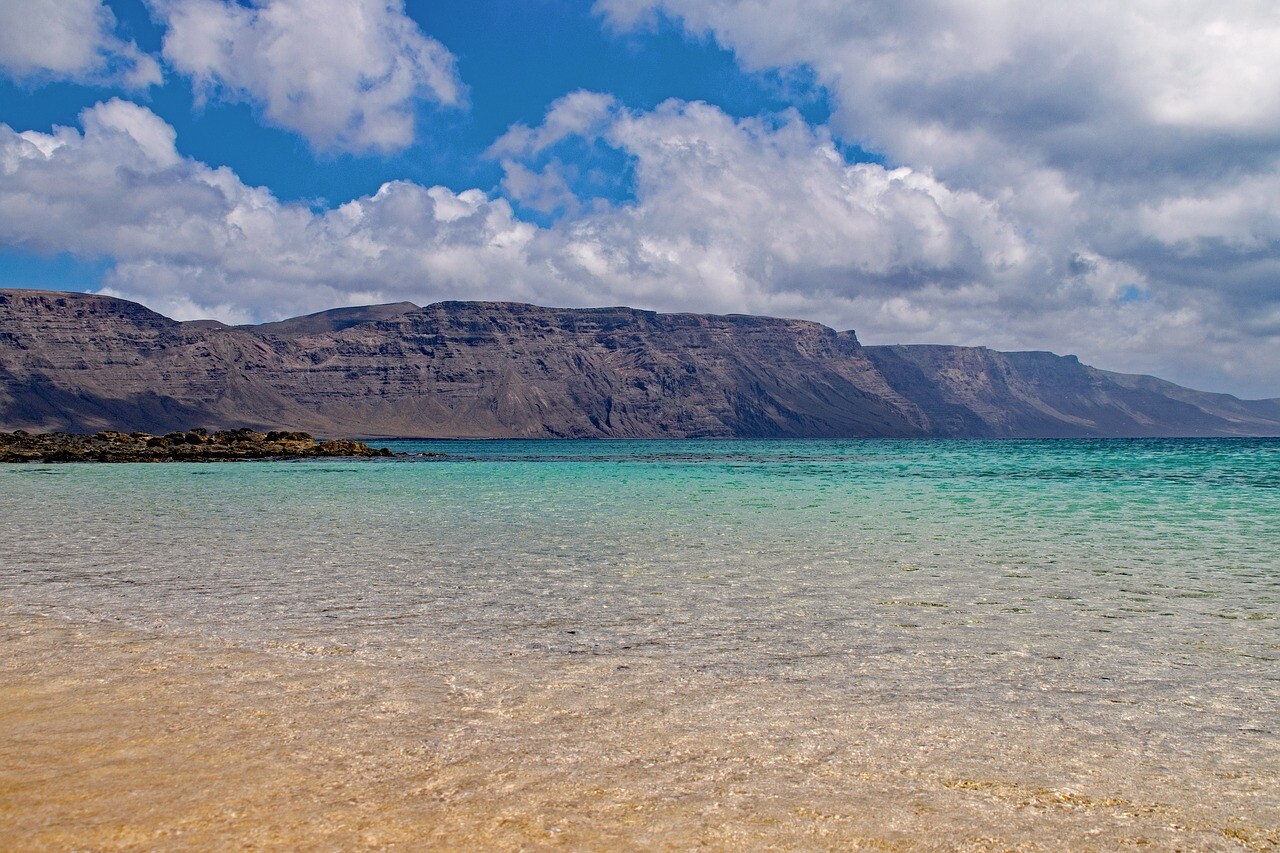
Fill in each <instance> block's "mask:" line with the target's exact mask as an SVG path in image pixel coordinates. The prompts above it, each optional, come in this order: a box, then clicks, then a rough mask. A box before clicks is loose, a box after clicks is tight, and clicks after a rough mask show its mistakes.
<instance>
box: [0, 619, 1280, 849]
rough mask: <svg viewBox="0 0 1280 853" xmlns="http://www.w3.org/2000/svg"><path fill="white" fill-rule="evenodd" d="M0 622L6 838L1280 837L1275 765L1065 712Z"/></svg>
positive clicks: (815, 843) (5, 841) (579, 663)
mask: <svg viewBox="0 0 1280 853" xmlns="http://www.w3.org/2000/svg"><path fill="white" fill-rule="evenodd" d="M0 637H2V638H3V642H4V644H5V647H6V649H8V650H10V654H8V655H6V656H5V659H4V660H3V662H0V757H3V759H4V760H3V761H2V762H0V817H3V820H0V847H5V848H7V849H71V848H75V849H80V848H89V849H96V850H135V849H149V848H153V847H154V846H156V845H163V846H165V847H166V848H171V849H230V848H237V849H238V848H242V847H244V846H252V847H257V848H265V849H286V848H293V847H296V846H308V847H318V848H326V847H334V848H341V849H418V848H422V847H427V848H439V849H446V848H459V847H472V848H477V847H483V848H486V849H500V850H508V849H509V850H514V849H528V848H548V847H561V846H567V847H570V848H578V849H583V848H590V849H635V848H637V847H645V848H656V849H686V848H688V847H690V846H697V845H705V846H709V847H711V848H712V849H741V848H744V847H761V846H770V845H774V846H783V847H786V846H789V845H791V846H797V847H801V848H807V849H814V848H817V849H850V848H869V849H881V850H917V849H935V848H937V847H946V848H951V849H971V850H998V849H1010V848H1013V849H1025V850H1035V849H1061V848H1064V847H1067V848H1071V849H1099V848H1110V847H1114V846H1117V845H1119V846H1127V845H1130V844H1132V845H1139V846H1146V845H1152V846H1154V847H1156V848H1157V849H1162V848H1163V849H1167V848H1172V847H1178V848H1181V849H1204V850H1211V849H1223V850H1268V849H1276V847H1277V846H1280V832H1278V831H1277V828H1276V827H1269V826H1265V825H1262V826H1260V825H1258V819H1265V818H1266V813H1267V811H1268V809H1267V808H1266V807H1265V806H1264V805H1263V804H1262V802H1259V801H1258V800H1257V799H1256V798H1258V797H1263V798H1265V797H1266V796H1269V795H1266V794H1265V791H1267V790H1271V791H1274V790H1275V780H1274V779H1273V778H1271V777H1270V775H1268V774H1264V775H1263V776H1260V777H1258V778H1257V779H1256V780H1252V781H1249V780H1244V781H1241V780H1240V778H1239V776H1238V775H1236V776H1234V777H1231V774H1227V776H1228V777H1231V778H1218V779H1216V782H1214V780H1213V779H1210V781H1211V782H1212V783H1214V784H1216V785H1217V787H1218V788H1220V789H1222V790H1219V791H1213V790H1208V791H1204V793H1203V795H1202V800H1203V802H1197V801H1196V799H1195V797H1196V790H1197V786H1199V785H1203V784H1204V783H1205V781H1204V780H1203V779H1201V780H1195V779H1172V780H1154V782H1155V783H1158V784H1153V780H1151V779H1144V778H1136V777H1135V778H1132V779H1126V778H1124V777H1123V776H1117V775H1115V774H1112V773H1110V771H1109V770H1108V769H1107V768H1104V767H1092V766H1090V760H1089V759H1090V757H1089V756H1088V755H1075V754H1068V755H1061V754H1058V753H1057V752H1055V751H1054V750H1055V749H1057V750H1063V749H1066V750H1068V752H1070V751H1071V747H1072V744H1071V743H1069V742H1068V743H1056V742H1055V741H1054V739H1053V737H1052V736H1049V737H1048V738H1047V740H1048V742H1047V743H1044V744H1041V745H1040V746H1039V747H1037V746H1035V745H1034V744H1035V743H1036V741H1037V740H1039V738H1036V737H1032V738H1031V739H1030V740H1029V741H1028V744H1017V745H1010V744H1008V743H1006V742H1003V735H1002V734H1001V725H1000V721H992V727H991V731H982V730H976V731H975V730H973V729H972V728H970V726H971V725H972V721H967V720H962V719H951V720H948V719H939V720H934V721H932V723H930V724H929V725H928V726H925V727H923V728H922V727H921V726H920V725H919V724H920V721H919V720H914V719H911V718H910V716H909V715H908V716H906V717H905V718H904V717H902V716H901V715H899V716H898V717H895V716H893V712H894V711H895V710H901V709H893V708H886V709H877V708H870V709H864V710H860V711H857V712H856V713H853V714H849V713H846V714H845V716H844V717H842V718H837V717H835V716H833V715H832V709H831V707H825V706H822V705H818V704H814V705H812V706H809V710H810V711H811V712H812V719H808V720H797V719H794V718H792V717H790V716H788V717H787V718H786V719H776V718H772V717H768V716H766V706H767V703H769V701H770V696H771V694H773V693H775V692H779V691H780V690H781V691H782V692H783V693H785V692H786V690H787V686H786V685H772V684H757V683H751V684H741V685H732V684H725V683H716V684H710V685H708V684H701V683H690V682H684V683H679V682H676V683H673V681H672V680H671V679H669V678H668V677H667V675H666V673H664V671H663V670H662V669H661V666H660V665H659V664H660V662H654V661H645V660H642V659H635V658H628V661H629V663H627V664H619V663H618V662H617V661H616V660H614V659H611V658H593V659H576V660H573V661H566V662H565V663H564V665H563V666H562V667H561V668H560V669H559V671H558V672H557V673H556V675H557V676H558V677H557V679H556V680H554V681H543V680H541V679H537V678H535V679H532V680H531V679H529V678H528V677H527V676H525V677H522V675H521V669H522V667H521V666H519V665H516V664H512V665H511V666H509V667H507V668H505V669H504V668H502V667H500V666H499V667H494V666H463V665H458V664H456V662H455V664H454V665H452V666H450V665H448V662H440V663H439V665H436V664H432V665H430V666H427V667H425V668H423V667H418V668H416V669H413V670H399V669H397V668H396V667H395V666H391V665H388V664H387V662H380V661H372V662H371V661H367V660H363V659H361V658H360V656H359V655H358V654H353V653H352V651H353V650H352V649H350V648H346V647H341V646H328V647H308V646H306V645H305V643H304V642H301V641H300V642H297V643H289V644H283V645H277V646H276V647H275V648H270V649H261V648H250V647H241V646H235V645H231V644H226V643H222V642H218V641H214V640H209V639H199V638H192V637H178V636H171V635H166V634H163V633H156V632H143V631H140V630H137V629H130V628H122V627H116V626H111V625H105V624H94V623H83V622H71V621H65V620H63V619H61V618H58V617H47V616H33V615H28V614H24V613H22V612H19V611H18V610H16V609H15V608H14V607H13V606H12V604H11V603H10V604H9V606H5V607H2V608H0ZM845 710H846V711H848V709H847V708H846V709H845ZM864 711H865V713H864ZM882 712H883V713H882ZM976 748H983V749H986V750H987V752H988V753H989V754H987V755H982V754H979V750H978V749H976ZM1040 748H1043V749H1044V750H1045V751H1044V752H1031V751H1029V750H1033V749H1040ZM1055 762H1056V763H1057V764H1058V765H1059V766H1054V764H1055ZM1214 775H1215V776H1217V774H1214ZM1170 786H1172V787H1170ZM1228 788H1230V790H1231V792H1232V797H1230V798H1225V799H1221V801H1220V802H1218V803H1216V804H1215V803H1214V802H1213V800H1214V799H1215V796H1214V795H1215V793H1217V794H1219V795H1221V794H1223V793H1224V792H1226V790H1227V789H1228ZM1247 789H1253V791H1254V793H1252V794H1250V793H1249V792H1248V790H1247ZM1171 797H1172V798H1173V799H1172V801H1171ZM1227 799H1230V801H1231V803H1234V805H1229V804H1228V802H1227ZM1250 801H1253V802H1254V805H1255V808H1254V809H1253V811H1254V815H1253V818H1254V819H1253V820H1252V821H1251V820H1250V819H1249V816H1248V814H1245V815H1244V816H1243V817H1241V816H1238V815H1239V813H1241V812H1242V811H1243V806H1245V805H1247V804H1248V803H1249V802H1250Z"/></svg>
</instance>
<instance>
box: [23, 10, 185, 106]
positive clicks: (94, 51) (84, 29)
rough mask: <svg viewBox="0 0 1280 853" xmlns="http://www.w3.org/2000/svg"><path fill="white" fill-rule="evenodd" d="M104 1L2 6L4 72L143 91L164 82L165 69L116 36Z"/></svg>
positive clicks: (34, 78) (25, 77) (29, 78)
mask: <svg viewBox="0 0 1280 853" xmlns="http://www.w3.org/2000/svg"><path fill="white" fill-rule="evenodd" d="M115 28H116V19H115V16H114V15H113V14H112V13H111V10H110V9H108V8H107V7H106V5H105V4H104V3H103V2H102V0H21V2H18V0H13V2H7V3H0V69H3V71H4V72H5V73H6V74H8V75H9V76H11V77H14V78H16V79H18V80H22V81H35V82H43V81H46V80H73V81H77V82H86V83H118V84H120V85H123V86H125V87H126V88H129V89H142V88H145V87H147V86H152V85H156V84H158V83H160V82H161V75H160V66H159V64H157V63H156V61H155V60H154V59H153V58H151V57H150V56H147V55H146V54H144V53H143V52H142V51H140V50H139V49H138V46H137V45H136V44H135V43H133V42H132V41H125V40H123V39H120V38H118V37H117V36H116V35H115Z"/></svg>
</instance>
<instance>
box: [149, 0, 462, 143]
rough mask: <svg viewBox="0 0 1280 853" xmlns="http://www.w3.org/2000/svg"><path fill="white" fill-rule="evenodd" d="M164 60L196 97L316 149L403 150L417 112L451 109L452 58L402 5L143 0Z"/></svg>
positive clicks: (337, 0) (456, 93) (458, 86)
mask: <svg viewBox="0 0 1280 853" xmlns="http://www.w3.org/2000/svg"><path fill="white" fill-rule="evenodd" d="M152 6H153V9H154V11H155V13H156V14H157V15H158V17H159V18H160V19H162V20H163V22H164V23H165V25H166V26H167V28H168V29H167V31H166V33H165V38H164V49H163V52H164V58H165V59H166V60H167V61H168V62H169V63H170V65H172V67H173V68H175V69H176V70H178V71H179V72H181V73H183V74H186V75H189V76H190V77H191V78H192V79H193V80H194V81H195V85H196V87H197V90H198V91H199V92H200V93H201V94H202V96H209V95H215V96H217V97H223V98H227V99H229V100H244V101H249V102H252V103H254V104H258V105H260V106H261V107H262V110H263V114H264V115H265V117H266V119H267V120H268V121H270V122H271V123H272V124H275V125H277V126H279V127H283V128H287V129H289V130H293V131H297V132H298V133H300V134H302V135H303V136H305V137H306V138H307V139H308V140H309V141H310V142H311V144H312V145H314V146H315V147H316V148H318V149H321V150H349V151H382V152H386V151H393V150H397V149H401V148H404V147H406V146H408V145H409V144H410V143H412V142H413V139H414V132H415V118H416V112H417V109H418V106H419V104H420V103H421V102H423V101H427V102H432V103H435V104H438V105H443V106H458V105H459V104H461V103H462V102H463V100H464V99H465V89H464V87H463V85H462V83H461V81H460V80H459V78H458V75H457V71H456V68H455V64H456V59H455V57H454V56H453V54H452V53H450V52H449V50H448V49H447V48H446V47H445V46H444V45H442V44H441V43H440V42H439V41H436V40H435V39H433V38H430V37H428V36H426V35H424V34H423V33H422V31H421V30H419V28H418V26H417V24H416V23H414V22H413V20H412V19H410V18H409V17H408V16H407V15H406V14H405V11H404V0H255V2H253V3H252V4H251V5H242V4H240V3H236V2H224V0H153V3H152Z"/></svg>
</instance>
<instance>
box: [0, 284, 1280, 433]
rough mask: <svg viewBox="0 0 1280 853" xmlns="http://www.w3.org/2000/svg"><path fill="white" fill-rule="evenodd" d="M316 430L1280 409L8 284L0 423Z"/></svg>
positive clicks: (1210, 429) (681, 328) (711, 427)
mask: <svg viewBox="0 0 1280 853" xmlns="http://www.w3.org/2000/svg"><path fill="white" fill-rule="evenodd" d="M189 423H206V424H210V425H211V426H214V427H216V428H219V429H235V428H241V427H249V428H253V429H257V430H265V429H269V428H272V427H274V426H278V425H285V426H287V427H289V428H291V429H300V430H307V431H310V432H314V433H317V434H320V435H335V434H345V435H363V436H369V435H378V436H407V437H427V436H441V437H446V436H448V437H469V436H474V437H521V436H527V437H619V438H621V437H670V438H684V437H716V436H721V437H730V436H732V437H788V436H811V437H823V436H830V437H834V436H1058V435H1082V436H1084V435H1135V436H1137V435H1280V402H1277V401H1254V402H1249V401H1241V400H1237V399H1236V398H1234V397H1229V396H1227V395H1214V394H1204V393H1201V392H1196V391H1191V390H1189V389H1185V388H1179V387H1178V386H1175V385H1172V384H1169V383H1163V382H1161V381H1160V380H1156V379H1152V378H1150V377H1127V376H1124V375H1122V374H1111V373H1107V372H1105V371H1101V370H1096V369H1094V368H1091V367H1087V366H1085V365H1082V364H1080V363H1079V362H1078V361H1077V360H1076V359H1075V358H1074V357H1070V356H1068V357H1059V356H1055V355H1052V354H1050V353H997V352H993V351H990V350H985V349H975V348H964V347H863V346H862V345H861V344H860V343H859V342H858V340H857V338H856V337H855V336H854V334H853V332H836V331H834V330H832V329H829V328H827V327H825V326H821V325H819V324H817V323H811V322H807V321H801V320H782V319H774V318H768V317H749V316H741V315H731V316H710V315H696V314H656V313H653V312H649V311H638V310H634V309H630V308H595V309H581V310H571V309H555V308H540V307H536V306H532V305H519V304H513V303H494V302H444V303H438V304H435V305H429V306H427V307H425V308H418V307H416V306H414V305H412V304H410V303H397V304H394V305H384V306H367V307H363V308H343V309H336V310H334V311H327V312H321V313H320V314H313V315H309V316H307V317H300V318H294V319H292V320H285V321H281V322H279V323H269V324H264V325H261V326H249V327H234V328H233V327H228V326H224V325H222V324H218V323H213V322H210V321H200V322H194V323H179V322H177V321H174V320H170V319H168V318H166V317H163V316H161V315H159V314H156V313H155V312H152V311H149V310H147V309H146V308H143V307H142V306H140V305H136V304H134V303H130V302H126V301H123V300H119V299H113V298H110V297H104V296H96V295H89V294H77V293H55V292H49V291H30V290H0V426H2V427H5V428H9V429H15V428H23V429H29V430H36V429H39V430H82V431H83V430H108V429H115V430H133V429H145V430H149V431H151V432H160V433H163V432H168V431H171V430H174V429H178V428H180V427H182V426H183V425H185V424H189Z"/></svg>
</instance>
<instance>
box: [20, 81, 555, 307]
mask: <svg viewBox="0 0 1280 853" xmlns="http://www.w3.org/2000/svg"><path fill="white" fill-rule="evenodd" d="M81 121H82V124H83V127H84V130H83V133H81V132H78V131H76V130H75V129H71V128H61V127H60V128H55V129H54V132H53V133H51V134H43V133H36V132H26V133H16V132H14V131H13V130H12V129H10V128H9V127H7V126H4V125H0V194H2V195H3V196H4V198H5V204H4V205H3V206H0V244H3V245H6V246H9V247H15V248H21V249H27V250H30V251H35V252H45V253H51V252H72V253H75V254H77V255H80V256H82V257H106V258H110V259H111V260H113V261H114V268H113V270H112V271H111V273H110V274H109V276H108V279H107V284H108V286H109V287H110V288H111V289H112V291H113V292H116V293H119V294H124V295H127V296H129V297H130V298H134V299H139V300H140V301H143V302H145V303H146V304H148V305H150V306H152V307H155V308H156V309H157V310H161V311H165V310H172V311H176V312H178V313H179V314H182V315H184V316H191V315H192V314H194V313H203V314H204V315H205V316H210V315H214V316H220V317H225V318H228V319H231V320H242V319H244V318H246V317H255V318H258V319H264V318H272V317H279V316H285V315H291V314H297V313H299V312H302V311H308V310H321V309H324V308H328V307H332V306H334V305H341V304H353V302H358V301H370V300H372V301H377V300H378V299H386V300H393V299H408V298H418V299H422V298H436V299H439V298H474V297H477V296H482V295H484V293H485V291H484V288H485V286H486V285H487V284H488V282H489V281H490V280H491V279H492V278H493V277H505V278H506V279H507V280H508V281H509V282H511V283H510V284H508V285H507V286H506V288H505V293H506V294H507V295H510V296H512V297H516V296H519V295H521V294H523V295H525V296H532V293H531V292H525V291H523V290H522V288H523V287H526V286H529V281H528V280H529V276H528V275H527V272H528V270H527V262H526V261H525V259H524V252H525V249H526V247H527V244H528V243H529V241H530V240H531V239H532V237H533V234H534V231H535V229H534V227H533V226H531V225H527V224H525V223H522V222H519V221H517V220H516V219H515V218H514V216H513V215H512V212H511V208H510V205H509V204H508V203H507V202H506V201H504V200H501V199H498V200H491V199H489V198H488V196H487V195H486V194H484V193H482V192H480V191H478V190H469V191H466V192H462V193H454V192H452V191H450V190H448V189H446V188H444V187H431V188H426V187H421V186H418V185H416V184H412V183H406V182H392V183H388V184H385V185H384V186H383V187H382V188H381V189H380V190H379V191H378V192H377V193H376V194H374V195H372V196H366V197H362V198H358V199H354V200H352V201H350V202H347V203H346V204H343V205H341V206H339V207H337V208H334V209H332V210H328V211H325V212H323V213H319V214H317V213H314V212H312V211H311V210H310V209H309V208H307V207H305V206H303V205H299V204H286V203H282V202H281V201H279V200H278V199H276V198H275V197H274V196H273V195H272V194H271V193H270V192H269V191H267V190H265V189H263V188H261V187H250V186H247V185H245V184H244V183H243V182H242V181H240V179H239V178H238V177H237V176H236V175H235V174H234V173H233V172H232V171H231V170H229V169H226V168H218V169H215V168H211V167H209V166H207V165H205V164H203V163H199V162H196V161H193V160H190V159H187V158H184V157H182V156H181V155H180V154H179V153H178V152H177V151H176V150H175V148H174V132H173V129H172V128H171V127H169V126H168V125H167V124H165V123H164V122H163V121H162V120H161V119H160V118H159V117H157V116H156V115H155V114H154V113H152V112H151V111H149V110H147V109H146V108H144V107H140V106H137V105H135V104H131V103H127V102H124V101H120V100H112V101H108V102H106V103H103V104H99V105H97V106H95V107H93V108H91V109H89V110H86V111H85V112H84V114H83V115H82V117H81Z"/></svg>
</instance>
